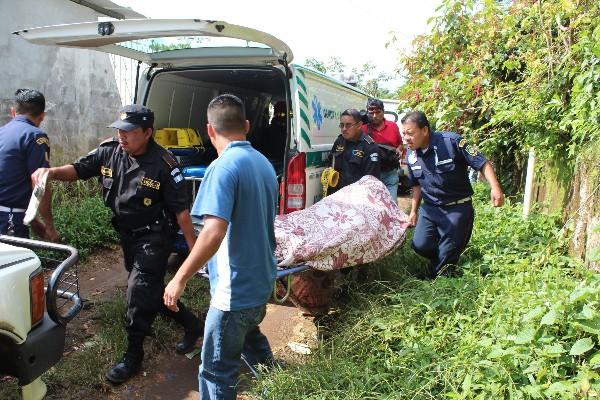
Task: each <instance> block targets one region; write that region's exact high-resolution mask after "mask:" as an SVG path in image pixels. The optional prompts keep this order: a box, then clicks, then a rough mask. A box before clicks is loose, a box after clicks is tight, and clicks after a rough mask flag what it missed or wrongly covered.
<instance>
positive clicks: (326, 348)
mask: <svg viewBox="0 0 600 400" xmlns="http://www.w3.org/2000/svg"><path fill="white" fill-rule="evenodd" d="M478 195H479V196H478V202H477V207H476V208H477V220H476V225H475V231H474V235H473V239H472V241H471V244H470V247H469V249H468V250H467V251H466V252H465V254H464V256H463V263H462V271H463V274H462V276H460V277H458V278H445V277H441V278H438V279H436V280H435V281H425V280H421V279H419V278H418V276H420V275H422V271H423V269H424V268H425V263H424V260H423V259H421V258H419V257H418V256H416V255H414V253H413V252H412V251H411V250H410V247H409V246H407V245H405V246H403V247H402V248H401V249H399V251H397V252H396V253H395V254H394V255H392V256H390V257H388V258H386V259H385V260H382V261H380V262H379V263H377V265H376V267H377V268H378V270H379V273H380V274H381V279H380V280H378V281H375V282H372V283H370V284H366V285H363V286H361V287H360V288H358V290H356V291H354V292H352V293H351V296H350V299H345V304H343V305H341V306H340V308H341V309H340V316H339V318H338V319H337V320H335V321H334V322H333V323H332V326H329V327H328V331H329V332H328V333H330V334H329V335H328V336H327V338H325V339H324V340H323V342H322V343H321V347H320V349H319V350H318V351H317V352H316V354H315V355H314V356H313V357H312V358H311V359H310V360H309V361H308V362H307V363H305V364H295V365H294V364H292V365H290V366H289V367H288V368H286V369H285V370H283V371H276V372H274V373H272V374H270V375H268V376H266V377H265V378H264V379H263V380H261V381H260V382H259V386H258V387H257V389H256V394H257V396H259V397H261V398H265V399H328V400H329V399H504V398H506V399H542V398H556V399H576V398H586V396H588V395H593V396H597V394H598V390H599V389H600V381H599V380H598V379H599V377H598V374H597V372H596V368H598V367H600V352H599V351H598V350H600V345H599V341H598V338H599V335H600V311H599V310H598V307H599V306H598V305H599V304H600V302H599V301H600V278H599V277H598V276H597V275H596V274H594V273H592V272H590V271H588V270H587V269H586V268H585V267H584V266H583V265H582V264H581V263H580V262H579V261H578V260H575V259H572V258H570V257H568V256H567V255H566V246H565V245H564V243H563V240H562V239H561V232H560V231H559V229H558V228H559V227H558V225H557V223H558V219H557V218H556V217H555V216H547V215H541V214H535V215H533V216H532V217H531V218H530V219H528V220H526V221H523V220H522V218H521V208H520V206H519V205H507V206H506V207H503V208H502V209H493V208H492V207H490V206H488V205H487V203H488V200H487V198H486V196H484V195H483V193H482V191H481V190H479V191H478Z"/></svg>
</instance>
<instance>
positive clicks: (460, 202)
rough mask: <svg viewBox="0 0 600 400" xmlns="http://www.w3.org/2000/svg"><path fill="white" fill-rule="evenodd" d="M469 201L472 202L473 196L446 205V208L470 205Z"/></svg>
mask: <svg viewBox="0 0 600 400" xmlns="http://www.w3.org/2000/svg"><path fill="white" fill-rule="evenodd" d="M469 201H471V196H469V197H465V198H464V199H459V200H456V201H451V202H450V203H446V204H444V206H455V205H457V204H463V203H468V202H469Z"/></svg>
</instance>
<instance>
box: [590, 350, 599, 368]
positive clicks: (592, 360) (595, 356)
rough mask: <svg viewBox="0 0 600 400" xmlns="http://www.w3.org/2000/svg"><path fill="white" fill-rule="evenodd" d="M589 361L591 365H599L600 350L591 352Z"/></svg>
mask: <svg viewBox="0 0 600 400" xmlns="http://www.w3.org/2000/svg"><path fill="white" fill-rule="evenodd" d="M589 362H590V364H591V365H600V351H597V352H595V353H594V354H592V356H591V357H590V360H589Z"/></svg>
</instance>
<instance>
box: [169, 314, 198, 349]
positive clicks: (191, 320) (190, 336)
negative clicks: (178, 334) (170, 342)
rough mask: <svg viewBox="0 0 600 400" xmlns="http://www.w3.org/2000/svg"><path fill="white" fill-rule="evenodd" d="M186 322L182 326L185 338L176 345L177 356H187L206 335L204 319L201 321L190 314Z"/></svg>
mask: <svg viewBox="0 0 600 400" xmlns="http://www.w3.org/2000/svg"><path fill="white" fill-rule="evenodd" d="M188 313H189V315H187V316H186V318H185V322H184V323H183V324H182V325H183V329H184V334H183V338H182V339H181V340H180V341H179V342H177V344H176V345H175V352H176V353H177V354H186V353H189V352H190V351H192V350H193V349H194V347H195V346H196V341H197V340H198V339H199V338H200V336H202V334H203V333H204V318H202V319H199V318H197V317H196V316H195V315H194V314H192V313H191V312H189V311H188Z"/></svg>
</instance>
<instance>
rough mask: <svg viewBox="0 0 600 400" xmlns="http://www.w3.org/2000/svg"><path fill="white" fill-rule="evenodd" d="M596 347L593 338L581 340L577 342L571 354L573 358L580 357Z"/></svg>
mask: <svg viewBox="0 0 600 400" xmlns="http://www.w3.org/2000/svg"><path fill="white" fill-rule="evenodd" d="M593 347H594V341H593V340H592V339H591V338H583V339H579V340H578V341H576V342H575V344H574V345H573V347H571V351H569V354H570V355H572V356H580V355H582V354H584V353H586V352H588V351H590V350H591V349H592V348H593Z"/></svg>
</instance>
